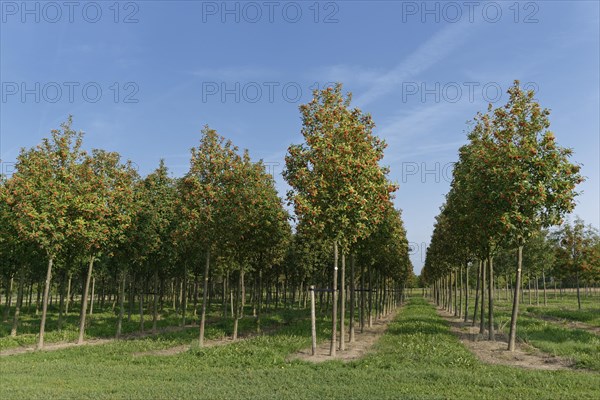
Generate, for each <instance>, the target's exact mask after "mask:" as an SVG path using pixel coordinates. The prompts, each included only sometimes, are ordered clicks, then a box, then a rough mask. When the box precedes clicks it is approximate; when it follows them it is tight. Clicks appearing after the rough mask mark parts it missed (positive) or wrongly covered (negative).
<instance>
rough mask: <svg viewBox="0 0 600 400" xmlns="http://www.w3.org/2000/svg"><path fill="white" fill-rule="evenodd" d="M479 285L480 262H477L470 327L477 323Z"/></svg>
mask: <svg viewBox="0 0 600 400" xmlns="http://www.w3.org/2000/svg"><path fill="white" fill-rule="evenodd" d="M480 284H481V260H478V268H477V287H476V289H475V310H473V323H472V326H475V324H476V323H477V322H476V321H477V309H478V304H479V286H480Z"/></svg>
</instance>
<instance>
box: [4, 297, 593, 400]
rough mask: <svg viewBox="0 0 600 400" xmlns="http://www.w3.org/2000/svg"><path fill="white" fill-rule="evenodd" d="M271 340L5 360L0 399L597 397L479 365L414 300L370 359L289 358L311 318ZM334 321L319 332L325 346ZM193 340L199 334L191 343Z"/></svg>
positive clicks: (172, 339) (578, 374) (573, 382)
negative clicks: (168, 351)
mask: <svg viewBox="0 0 600 400" xmlns="http://www.w3.org/2000/svg"><path fill="white" fill-rule="evenodd" d="M286 322H287V323H286V324H282V327H281V329H280V330H278V331H277V332H276V333H275V334H273V335H270V336H262V337H257V338H254V339H250V340H247V341H242V342H238V343H235V344H230V345H227V346H220V347H213V348H203V349H199V348H192V349H191V350H190V351H188V352H186V353H182V354H178V355H174V356H135V355H134V353H136V352H140V351H148V350H150V349H155V348H166V347H168V346H169V345H171V344H174V343H181V342H182V339H181V335H182V334H183V333H173V334H171V336H169V335H164V336H161V337H159V338H146V339H142V340H136V341H123V342H116V343H111V344H107V345H101V346H89V347H78V348H71V349H65V350H61V351H55V352H48V353H33V354H24V355H18V356H11V357H5V358H2V359H0V376H1V377H2V385H0V398H2V399H16V398H18V399H21V398H28V399H32V398H33V399H36V398H44V399H46V398H49V397H51V398H77V399H83V398H93V399H114V398H136V399H137V398H139V399H156V398H187V399H189V398H211V399H215V398H216V399H229V398H236V397H237V398H261V399H264V398H286V399H295V398H306V399H308V398H311V399H314V398H340V399H341V398H344V399H348V398H360V399H365V398H378V399H380V398H406V399H446V398H456V399H458V398H461V399H464V398H489V399H503V398H519V399H523V398H530V399H541V398H544V399H550V398H556V399H566V398H573V399H596V398H598V394H599V390H600V389H599V388H600V374H597V373H594V372H584V371H554V372H549V371H531V370H523V369H519V368H513V367H505V366H495V365H484V364H482V363H480V362H479V361H478V360H477V359H476V358H475V357H474V356H473V355H472V354H471V353H470V352H469V351H468V350H467V349H466V348H465V347H464V346H463V345H462V344H461V343H460V342H459V341H458V339H456V338H455V337H454V336H453V335H452V334H451V333H450V332H449V329H448V325H447V324H446V322H445V321H443V320H442V319H441V318H440V317H438V316H437V314H436V312H435V309H434V308H433V306H431V305H429V304H427V303H426V302H425V301H424V300H423V299H420V298H412V299H410V301H409V303H408V304H407V305H406V306H405V307H404V308H403V309H402V310H401V312H400V313H399V314H398V316H397V318H396V319H395V320H394V321H393V322H392V323H391V324H390V327H389V329H388V331H387V333H386V334H385V335H383V336H382V338H381V339H380V340H379V342H378V343H377V344H376V346H375V350H374V352H373V353H371V354H370V355H368V356H367V357H365V358H363V359H362V360H359V361H355V362H351V363H347V364H345V363H342V362H339V361H331V362H325V363H322V364H316V365H315V364H312V363H307V362H302V361H292V362H289V361H287V360H286V359H287V356H288V355H289V354H290V353H293V352H296V351H298V350H299V349H301V348H304V347H307V346H310V337H309V332H310V327H309V321H308V320H307V319H306V318H294V319H293V320H287V321H286ZM327 325H328V324H327V321H326V320H322V321H320V326H319V335H320V337H321V339H322V340H326V336H327V333H328V331H327ZM189 339H190V340H193V338H191V337H190V338H189Z"/></svg>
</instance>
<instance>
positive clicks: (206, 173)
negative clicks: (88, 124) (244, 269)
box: [179, 126, 240, 346]
mask: <svg viewBox="0 0 600 400" xmlns="http://www.w3.org/2000/svg"><path fill="white" fill-rule="evenodd" d="M191 153H192V154H191V160H190V170H189V171H188V173H187V174H186V175H185V176H184V177H183V178H182V179H181V181H180V188H179V190H180V203H179V207H180V208H179V210H180V212H181V216H182V217H183V219H182V223H181V224H180V227H179V229H180V234H179V238H180V239H179V240H184V241H187V242H188V243H190V242H191V243H194V244H196V245H197V246H200V247H201V248H202V250H203V251H204V254H205V257H206V258H205V263H204V277H203V279H204V280H203V292H202V312H201V317H200V337H199V344H200V346H202V345H203V344H204V325H205V321H206V305H207V294H208V279H209V268H210V260H211V253H212V251H213V250H216V249H219V248H220V249H223V248H224V247H225V245H226V244H228V243H229V242H230V237H229V236H230V234H231V227H230V226H228V221H229V219H230V218H231V213H229V211H230V204H229V196H230V192H231V191H232V190H235V188H234V184H235V182H236V176H235V174H236V170H235V169H236V168H237V167H238V166H239V165H240V157H239V155H238V154H237V148H236V147H235V146H234V145H233V144H232V143H231V142H230V141H226V140H225V139H224V138H223V137H221V136H219V135H218V134H217V132H216V131H215V130H214V129H210V128H209V127H208V126H206V127H205V128H204V129H203V130H202V137H201V138H200V145H199V147H197V148H196V147H195V148H192V151H191Z"/></svg>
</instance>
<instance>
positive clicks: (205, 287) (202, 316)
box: [198, 249, 210, 347]
mask: <svg viewBox="0 0 600 400" xmlns="http://www.w3.org/2000/svg"><path fill="white" fill-rule="evenodd" d="M209 267H210V249H208V250H206V261H205V263H204V277H203V279H204V281H203V282H202V311H201V313H200V338H199V341H198V344H199V345H200V347H202V346H204V325H205V324H206V300H207V292H208V272H209Z"/></svg>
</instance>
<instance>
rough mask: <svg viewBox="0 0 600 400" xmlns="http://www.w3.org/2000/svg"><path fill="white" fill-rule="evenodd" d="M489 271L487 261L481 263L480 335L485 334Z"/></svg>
mask: <svg viewBox="0 0 600 400" xmlns="http://www.w3.org/2000/svg"><path fill="white" fill-rule="evenodd" d="M486 269H487V259H484V260H483V261H482V262H481V314H480V317H479V319H480V320H479V334H480V335H483V334H484V333H485V284H486V282H485V270H486Z"/></svg>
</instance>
